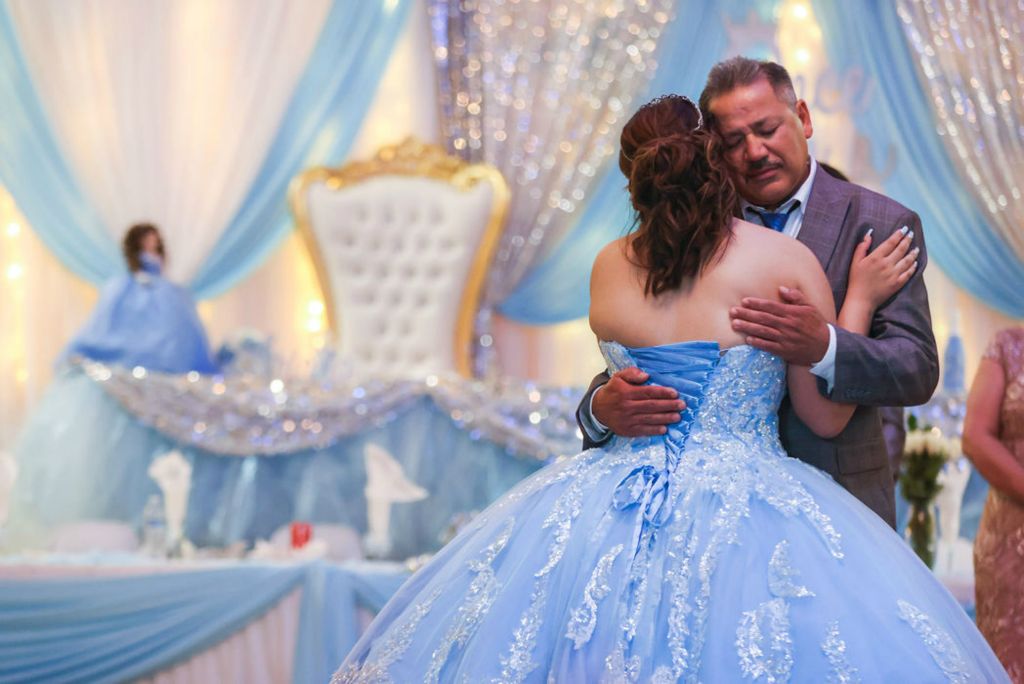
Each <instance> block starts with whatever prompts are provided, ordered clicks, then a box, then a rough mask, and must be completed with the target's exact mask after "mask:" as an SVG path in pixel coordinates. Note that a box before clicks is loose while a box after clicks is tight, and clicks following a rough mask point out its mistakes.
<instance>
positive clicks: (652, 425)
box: [591, 368, 686, 437]
mask: <svg viewBox="0 0 1024 684" xmlns="http://www.w3.org/2000/svg"><path fill="white" fill-rule="evenodd" d="M648 377H649V376H648V375H647V373H644V372H643V371H642V370H640V369H639V368H623V369H622V370H620V371H619V372H618V373H615V374H614V375H612V377H611V379H610V380H609V381H608V382H607V383H606V384H605V385H603V386H602V387H601V388H600V389H598V390H597V392H595V393H594V395H593V401H592V403H591V409H592V411H591V412H592V414H593V416H594V418H596V419H597V420H599V421H600V422H601V424H602V425H604V426H605V427H607V428H608V429H609V430H611V431H612V432H613V433H614V434H616V435H619V436H621V437H645V436H651V435H663V434H665V433H666V432H667V428H666V426H667V425H670V424H672V423H676V422H678V421H679V419H680V415H679V412H680V411H682V410H683V409H685V408H686V403H685V402H683V401H681V400H680V399H679V393H678V392H676V391H675V390H674V389H671V388H669V387H661V386H660V385H644V384H643V383H645V382H647V380H648Z"/></svg>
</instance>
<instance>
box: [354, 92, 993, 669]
mask: <svg viewBox="0 0 1024 684" xmlns="http://www.w3.org/2000/svg"><path fill="white" fill-rule="evenodd" d="M699 121H700V118H699V114H698V112H697V110H696V107H695V106H694V105H693V103H692V102H690V101H689V100H687V99H686V98H682V97H678V96H672V97H668V98H662V99H659V100H656V101H654V102H652V103H650V104H648V105H646V106H644V107H643V108H641V109H640V110H639V111H638V112H637V113H636V114H635V115H634V116H633V118H632V119H630V121H629V122H628V123H627V124H626V127H625V129H624V130H623V133H622V149H621V153H620V157H619V165H620V168H621V169H622V171H623V173H624V174H625V175H626V177H627V178H628V179H629V190H630V196H631V200H632V203H633V206H634V209H635V210H636V212H637V214H638V227H637V230H636V231H635V232H634V233H632V234H631V235H629V236H627V237H625V238H622V239H620V240H617V241H616V242H613V243H612V244H610V245H609V246H608V247H606V248H605V249H604V251H602V253H601V254H600V255H599V256H598V258H597V260H596V262H595V264H594V270H593V273H592V277H591V309H590V322H591V327H592V328H593V330H594V332H595V333H596V335H597V337H598V339H599V340H602V342H601V343H600V344H601V349H602V352H603V353H604V356H605V359H606V361H607V363H608V365H609V368H610V370H611V371H613V372H614V371H616V370H619V369H622V368H625V367H630V366H636V367H639V368H640V369H641V370H643V371H645V372H646V373H648V374H649V375H650V381H651V382H652V383H655V384H658V385H662V386H668V387H672V388H674V389H676V390H678V392H679V395H680V398H681V399H683V400H685V402H686V406H685V409H684V410H683V411H682V413H681V416H680V420H679V421H678V422H676V423H674V424H672V425H670V426H669V428H668V430H667V433H665V434H663V435H661V436H658V437H651V438H647V437H644V438H633V439H629V438H624V437H613V439H612V441H611V442H610V443H608V444H606V445H605V446H603V447H602V448H599V449H591V450H589V451H585V452H583V453H581V454H577V455H575V456H572V457H569V458H566V459H564V460H562V461H560V462H558V463H556V464H554V465H551V466H548V467H546V468H544V469H542V470H541V471H539V472H538V473H536V474H535V475H534V476H532V477H531V478H529V479H527V480H526V481H524V482H523V483H521V484H520V485H518V486H517V487H515V488H514V489H513V490H512V491H511V492H509V493H508V494H507V495H505V496H504V497H502V498H501V499H499V500H498V501H497V502H496V503H495V504H494V505H493V506H491V507H490V508H489V509H487V510H486V511H485V512H484V513H482V514H481V515H480V516H478V518H477V519H475V520H474V521H473V523H472V524H471V525H470V526H469V527H468V528H467V529H466V530H465V531H463V532H462V533H461V534H460V535H459V536H457V537H456V538H455V539H454V540H453V541H452V542H451V543H450V544H449V545H448V546H447V547H445V548H444V549H442V550H441V552H439V553H438V554H437V556H435V557H434V559H433V560H432V561H431V562H430V563H428V564H427V565H426V566H425V567H424V568H423V569H422V570H420V571H419V572H418V573H416V574H415V575H414V576H413V577H411V578H410V579H409V581H408V582H407V583H406V584H405V585H404V586H403V587H402V588H401V589H400V590H399V591H398V592H397V594H396V595H395V596H394V597H393V598H392V600H391V601H390V602H389V603H388V604H387V606H385V607H384V609H383V610H382V611H381V612H380V614H379V615H378V616H377V618H376V620H375V621H374V622H373V624H372V625H371V626H370V628H369V629H368V631H367V632H366V634H364V636H363V638H362V639H360V641H359V643H358V644H357V645H356V646H355V648H354V649H353V650H352V652H351V653H350V654H349V656H348V657H347V658H346V660H345V662H344V663H343V664H342V666H341V668H340V669H339V671H338V672H337V673H336V674H335V681H337V682H402V683H405V682H419V681H424V682H439V681H440V682H524V681H529V682H567V683H568V682H573V683H575V682H604V681H608V682H659V683H665V682H678V681H682V682H740V681H759V682H785V681H793V682H858V681H860V682H946V681H949V682H968V681H971V682H1006V681H1008V680H1007V678H1006V675H1005V672H1004V671H1003V669H1002V668H1001V666H1000V665H999V662H998V661H997V660H996V658H995V656H994V655H993V653H992V651H991V649H990V648H989V646H988V645H987V644H986V643H985V640H984V639H983V638H982V637H981V635H980V633H979V632H978V630H977V629H976V628H975V626H974V624H973V623H972V622H971V620H970V619H969V618H968V616H967V615H966V613H965V612H964V611H963V609H962V608H961V607H960V606H959V605H958V604H957V603H956V601H955V600H954V599H953V598H952V596H951V595H950V594H949V592H948V591H946V589H945V588H944V587H943V586H942V585H941V584H940V583H939V582H938V581H937V580H936V579H935V577H934V576H933V575H932V573H931V571H930V570H929V569H928V568H927V567H925V566H924V565H923V564H922V563H921V562H920V560H918V558H917V557H916V556H915V555H914V554H913V552H912V551H911V550H910V549H909V547H908V546H907V545H906V544H905V543H904V542H903V540H902V539H901V538H900V537H899V536H897V535H896V534H895V533H894V532H893V530H892V529H891V528H889V527H888V526H887V525H886V524H885V523H884V522H883V521H882V520H881V519H880V518H879V517H878V516H877V515H875V514H874V513H873V512H872V511H871V510H869V509H868V508H867V507H865V506H864V505H863V504H862V503H861V502H859V501H858V500H857V499H855V498H854V497H853V496H852V495H850V494H849V493H848V492H846V490H844V489H843V488H842V487H840V486H839V485H838V484H836V482H835V481H833V480H832V479H831V478H829V477H828V476H827V475H826V474H824V473H823V472H822V471H820V470H817V469H816V468H814V467H812V466H810V465H808V464H806V463H804V462H802V461H800V460H798V459H795V458H790V457H789V456H788V454H786V452H785V450H784V449H783V448H782V445H781V443H780V441H779V432H778V417H777V414H776V411H777V409H778V406H779V402H780V401H781V399H782V397H783V394H784V393H785V392H788V393H789V395H790V398H791V400H792V402H793V405H794V407H795V409H796V411H797V413H798V414H799V416H800V418H801V419H802V420H803V421H804V422H805V423H806V424H807V425H808V426H809V427H810V428H811V429H813V430H814V431H815V432H816V433H819V434H821V435H823V436H829V435H833V434H836V433H838V432H839V431H840V430H842V428H843V426H844V425H845V424H846V422H847V421H848V420H849V418H850V416H851V414H852V412H853V409H854V407H852V406H847V405H840V404H836V403H833V402H831V401H828V400H827V399H825V398H824V397H822V396H821V395H820V394H819V392H818V389H817V382H816V379H815V378H814V376H812V375H811V374H810V372H809V369H807V368H802V367H795V366H790V367H788V368H787V366H786V364H785V363H784V362H783V361H782V360H781V359H780V358H779V357H777V356H774V355H772V354H769V353H767V352H764V351H760V350H757V349H755V348H753V347H750V346H748V345H745V344H743V338H742V336H740V335H739V334H738V333H736V332H735V331H733V330H732V328H731V325H730V320H729V315H728V311H729V307H730V306H733V305H734V304H735V303H736V302H739V301H740V300H741V299H742V298H743V297H745V296H753V297H765V298H767V297H775V296H776V293H778V291H779V288H780V287H790V288H792V287H796V288H799V289H800V290H801V291H802V292H803V293H804V295H805V296H806V297H807V299H808V301H810V302H811V303H813V305H815V306H816V307H817V308H818V309H819V310H820V311H821V313H822V315H823V316H824V317H825V318H826V319H827V320H829V321H832V322H834V321H836V320H837V318H836V315H835V310H834V306H833V298H832V293H831V291H830V289H829V285H828V283H827V281H826V279H825V275H824V273H823V272H822V270H821V267H820V265H819V263H818V261H817V258H816V257H815V256H814V255H813V254H812V253H811V252H810V250H808V249H807V248H806V247H805V246H804V245H802V244H801V243H800V242H798V241H797V240H793V239H791V238H788V237H786V236H784V235H781V234H779V233H776V232H774V231H770V230H765V228H763V227H761V226H757V225H754V224H750V223H747V222H745V221H741V220H738V219H735V218H733V216H734V208H735V202H736V195H735V191H734V190H733V188H732V185H731V183H730V181H729V179H728V176H727V174H726V172H725V171H724V168H723V165H722V162H721V161H720V157H719V154H718V151H717V149H716V143H715V142H714V140H713V138H712V137H711V136H710V135H709V134H708V133H707V132H706V131H704V130H703V129H702V128H700V126H699ZM686 122H689V124H690V125H689V126H686ZM869 244H870V236H869V235H868V236H865V237H864V239H863V240H862V243H861V246H860V247H859V248H858V250H857V252H856V253H855V255H854V261H853V263H852V264H851V271H850V273H851V275H850V282H849V283H848V289H847V295H846V298H845V302H844V305H843V310H842V311H841V312H840V315H839V317H838V324H839V325H841V326H843V327H845V328H848V329H851V330H855V331H859V332H861V333H863V332H866V329H867V327H868V326H869V325H870V320H871V317H872V313H873V311H874V309H875V307H877V306H878V305H879V304H880V303H881V302H883V301H885V300H886V299H888V297H889V296H890V295H891V294H893V293H894V292H895V291H896V290H897V289H898V288H899V287H901V286H902V284H903V283H905V282H906V280H907V279H908V278H909V274H910V273H912V272H913V270H914V269H915V268H916V264H915V263H913V254H912V253H909V252H908V251H907V249H908V247H909V240H906V241H904V240H903V238H902V236H901V235H900V234H897V235H896V236H894V238H892V239H890V240H887V241H885V242H884V243H882V244H881V245H879V246H878V247H877V248H876V249H874V250H872V251H871V252H870V254H869V253H868V247H869ZM766 255H771V258H770V259H766V258H765V256H766Z"/></svg>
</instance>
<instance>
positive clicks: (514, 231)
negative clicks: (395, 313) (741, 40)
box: [427, 0, 674, 368]
mask: <svg viewBox="0 0 1024 684" xmlns="http://www.w3.org/2000/svg"><path fill="white" fill-rule="evenodd" d="M673 5H674V2H673V0H634V1H632V2H626V1H625V0H570V1H563V2H553V1H552V0H428V2H427V6H428V10H429V13H430V23H431V36H432V44H433V51H434V61H435V65H436V68H437V72H438V79H437V81H438V89H439V96H440V104H441V122H442V132H443V135H444V138H445V140H446V141H447V144H448V146H449V148H450V149H451V150H452V151H453V152H454V153H455V154H459V155H461V156H463V157H465V158H466V159H467V160H470V161H473V162H487V163H489V164H492V165H494V166H495V167H497V168H498V169H499V170H500V171H501V172H502V174H503V175H504V176H505V179H506V180H507V181H508V183H509V186H510V188H511V190H512V200H511V206H510V208H509V216H508V220H507V223H506V227H505V231H504V234H503V236H502V239H501V242H500V244H499V246H498V250H497V253H496V254H495V257H494V261H493V263H492V265H491V270H490V273H489V274H488V282H487V287H486V291H485V294H484V301H483V309H484V310H485V313H484V314H483V315H482V316H481V318H480V320H479V321H478V345H479V347H480V349H479V351H480V352H481V353H482V355H483V356H486V355H487V349H488V347H489V346H490V344H491V339H490V336H489V329H488V327H487V314H486V311H487V310H489V309H493V307H495V306H496V305H497V304H499V303H500V302H501V301H502V300H503V299H504V298H505V297H507V296H508V295H509V294H510V293H511V292H512V290H513V289H514V288H515V286H516V285H517V284H518V282H519V281H520V279H521V278H522V277H523V275H524V274H525V273H526V272H527V271H528V270H529V269H530V268H532V267H533V266H534V265H535V264H536V263H538V262H539V261H540V260H541V259H542V258H543V257H544V256H545V255H546V254H547V253H549V251H550V250H551V249H553V247H554V246H555V245H556V244H557V243H558V242H559V240H560V239H561V237H562V236H564V235H565V233H566V231H568V230H569V228H571V227H572V225H573V222H574V220H575V218H576V215H577V213H578V212H577V210H578V209H579V208H580V207H582V206H583V205H584V203H585V202H586V200H587V199H588V194H589V192H590V190H591V188H592V186H593V184H594V183H595V181H596V180H597V179H598V178H599V176H600V173H601V171H602V170H603V169H604V168H605V164H606V163H607V162H608V161H609V159H610V158H611V157H612V156H613V153H614V152H615V151H616V150H617V149H618V135H619V131H620V128H621V126H622V124H623V123H624V122H625V120H626V119H627V118H628V117H629V115H630V114H631V112H632V111H633V110H634V109H635V108H636V106H637V105H638V104H639V103H638V102H636V98H637V97H639V96H641V95H642V94H643V93H644V92H645V90H646V86H647V83H648V80H649V79H650V77H651V76H652V75H653V73H654V70H655V67H656V61H655V54H656V50H657V47H658V43H659V39H660V38H661V36H662V35H663V34H664V28H665V25H666V24H667V23H668V22H669V21H670V19H671V18H672V11H673ZM482 365H483V367H484V368H486V365H487V364H482Z"/></svg>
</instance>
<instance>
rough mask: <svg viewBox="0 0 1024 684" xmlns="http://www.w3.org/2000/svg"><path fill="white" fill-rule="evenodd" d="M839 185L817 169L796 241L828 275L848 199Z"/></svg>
mask: <svg viewBox="0 0 1024 684" xmlns="http://www.w3.org/2000/svg"><path fill="white" fill-rule="evenodd" d="M841 189H842V186H841V184H840V183H839V182H838V181H836V180H835V179H834V178H832V176H830V175H828V173H826V172H825V170H824V169H822V168H821V167H820V166H819V167H818V171H817V173H815V174H814V184H813V185H812V186H811V194H810V196H809V197H808V198H807V208H806V209H805V210H804V220H803V223H802V224H801V226H800V234H799V235H798V236H797V239H798V240H800V242H802V243H804V244H805V245H807V247H808V248H810V250H811V251H812V252H814V255H815V256H816V257H818V261H819V262H821V267H822V268H823V269H825V272H826V273H828V266H829V263H830V262H831V261H832V255H833V254H834V253H835V250H836V245H837V244H838V242H839V235H840V233H842V230H843V223H844V222H845V220H846V212H847V209H849V204H850V200H849V198H847V197H846V196H845V193H843V192H841Z"/></svg>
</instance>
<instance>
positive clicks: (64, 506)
mask: <svg viewBox="0 0 1024 684" xmlns="http://www.w3.org/2000/svg"><path fill="white" fill-rule="evenodd" d="M122 247H123V251H124V256H125V261H126V262H127V266H128V272H127V273H125V274H122V275H119V276H117V277H115V278H113V279H112V280H110V281H109V282H108V283H107V284H106V285H104V287H103V289H102V291H101V293H100V298H99V302H98V303H97V304H96V308H95V309H94V311H93V312H92V314H91V315H90V317H89V320H88V321H87V322H86V324H85V326H84V327H83V328H82V330H81V331H80V332H79V333H78V334H77V335H75V337H74V339H73V340H72V342H71V343H70V344H69V345H68V347H67V348H66V349H65V351H64V352H63V353H62V354H61V357H60V359H59V360H58V364H57V369H56V374H55V377H54V380H53V382H52V383H51V384H50V386H49V387H48V388H47V390H46V393H45V394H44V396H43V397H42V399H41V400H40V402H39V405H38V406H37V407H36V408H35V409H34V410H33V412H32V414H31V415H30V417H29V418H28V420H27V421H26V424H25V426H24V428H23V430H22V431H21V434H20V436H19V438H18V441H17V444H16V445H15V456H16V458H17V460H18V479H17V481H16V482H15V486H14V491H13V492H12V502H11V503H12V505H11V512H10V517H9V520H8V524H7V529H6V530H5V540H4V542H5V545H8V546H10V547H14V548H20V547H36V548H38V547H40V546H45V545H46V543H47V542H46V540H47V538H48V536H49V533H50V532H52V531H53V529H54V528H55V527H56V526H59V525H61V524H63V523H68V522H73V521H80V520H92V519H100V520H119V521H124V522H129V523H136V522H137V521H138V519H139V517H140V516H141V513H142V509H143V506H144V505H145V502H146V500H147V498H148V497H149V496H150V495H151V494H153V493H155V492H156V491H158V490H157V487H156V485H155V483H153V482H152V480H150V478H149V476H148V474H147V469H148V468H149V464H150V462H151V461H152V459H153V458H154V457H156V456H159V455H160V454H161V453H163V452H165V451H167V449H168V442H167V440H166V439H164V438H162V437H160V436H159V435H158V434H157V433H156V432H155V431H153V430H151V429H149V428H146V427H144V426H141V425H140V424H139V423H138V422H137V421H136V420H135V418H134V417H133V416H132V415H131V414H129V413H128V412H126V411H125V410H124V409H123V408H122V407H121V406H119V405H118V404H117V402H116V401H115V400H114V399H113V398H111V397H110V396H108V395H107V394H106V393H105V392H104V390H103V389H102V388H101V387H100V386H99V385H98V384H97V383H96V382H95V381H94V380H92V379H90V378H89V377H87V376H86V375H85V374H84V373H83V372H82V371H81V369H79V368H78V367H77V365H76V364H77V361H78V360H80V359H85V360H92V361H99V362H102V363H105V364H109V365H114V366H123V367H127V368H134V367H136V366H141V367H143V368H145V369H147V370H148V371H158V372H162V373H186V372H189V371H197V372H200V373H215V372H217V365H216V363H215V362H214V360H213V358H212V356H211V353H210V348H209V345H208V343H207V337H206V332H205V331H204V330H203V326H202V323H201V321H200V320H199V316H198V315H197V314H196V308H195V303H194V301H193V299H192V297H191V295H190V294H189V293H188V291H187V290H186V289H184V288H182V287H180V286H178V285H175V284H174V283H172V282H170V281H168V280H166V279H165V278H164V277H163V276H162V275H161V272H162V269H163V263H164V258H165V252H164V245H163V240H162V239H161V237H160V233H159V231H158V230H157V229H156V227H155V226H153V225H151V224H148V223H143V224H139V225H135V226H132V227H131V228H130V229H129V230H128V232H127V233H126V234H125V237H124V240H123V242H122ZM140 483H142V484H143V486H139V485H140Z"/></svg>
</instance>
